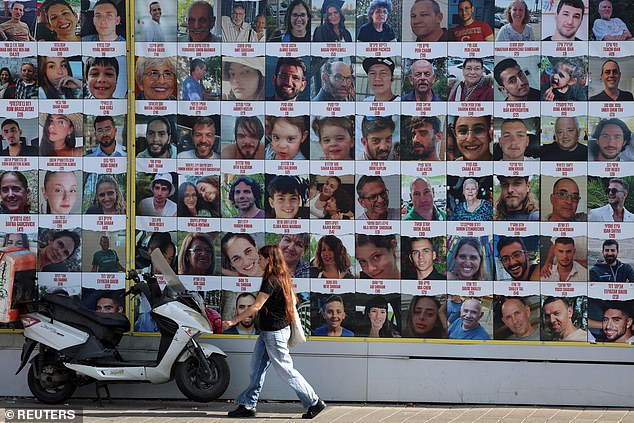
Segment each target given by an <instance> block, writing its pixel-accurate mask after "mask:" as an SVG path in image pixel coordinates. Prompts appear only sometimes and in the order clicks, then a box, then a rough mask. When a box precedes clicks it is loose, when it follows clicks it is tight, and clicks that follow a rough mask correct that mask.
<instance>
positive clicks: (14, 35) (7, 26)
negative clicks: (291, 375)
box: [0, 1, 35, 41]
mask: <svg viewBox="0 0 634 423" xmlns="http://www.w3.org/2000/svg"><path fill="white" fill-rule="evenodd" d="M9 13H10V14H11V19H9V20H8V21H5V22H3V23H1V24H0V30H2V32H4V35H6V37H7V38H6V40H7V41H35V38H33V35H31V31H30V30H29V26H28V25H27V24H26V22H22V16H24V3H23V2H20V1H14V2H13V4H11V6H10V9H9Z"/></svg>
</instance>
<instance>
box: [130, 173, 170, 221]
mask: <svg viewBox="0 0 634 423" xmlns="http://www.w3.org/2000/svg"><path fill="white" fill-rule="evenodd" d="M175 191H176V189H175V188H174V179H173V177H172V175H171V174H169V173H157V174H156V175H154V179H152V183H151V184H150V192H151V193H152V196H151V197H148V198H144V199H143V200H141V201H140V202H139V206H138V207H137V214H138V215H140V216H162V217H170V216H176V210H177V206H176V203H175V202H174V201H172V200H170V199H169V198H168V197H171V196H172V195H174V192H175Z"/></svg>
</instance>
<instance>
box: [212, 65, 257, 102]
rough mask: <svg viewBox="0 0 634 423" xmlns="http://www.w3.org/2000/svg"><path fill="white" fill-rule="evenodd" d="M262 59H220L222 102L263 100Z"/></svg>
mask: <svg viewBox="0 0 634 423" xmlns="http://www.w3.org/2000/svg"><path fill="white" fill-rule="evenodd" d="M263 70H264V57H261V56H260V57H249V58H244V57H230V56H224V57H223V58H222V80H223V87H222V91H223V93H224V92H226V93H227V94H224V95H223V96H222V97H223V100H243V101H245V100H250V101H254V100H255V101H257V100H264V74H263Z"/></svg>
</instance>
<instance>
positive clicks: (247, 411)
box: [227, 404, 321, 417]
mask: <svg viewBox="0 0 634 423" xmlns="http://www.w3.org/2000/svg"><path fill="white" fill-rule="evenodd" d="M309 410H310V408H309ZM319 411H321V410H319ZM227 415H228V416H229V417H255V415H256V411H255V408H246V407H245V406H244V405H242V404H240V405H239V406H238V408H236V409H235V410H232V411H229V413H227Z"/></svg>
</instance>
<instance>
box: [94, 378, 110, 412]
mask: <svg viewBox="0 0 634 423" xmlns="http://www.w3.org/2000/svg"><path fill="white" fill-rule="evenodd" d="M99 388H103V389H104V390H105V391H106V398H107V399H108V402H109V403H110V404H112V398H111V397H110V389H108V384H107V383H103V382H98V381H97V382H95V391H96V392H97V399H96V401H97V406H98V407H103V403H102V402H101V393H100V392H99Z"/></svg>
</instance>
